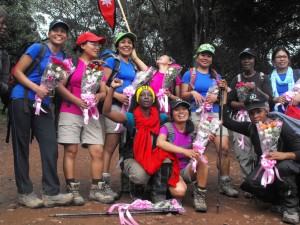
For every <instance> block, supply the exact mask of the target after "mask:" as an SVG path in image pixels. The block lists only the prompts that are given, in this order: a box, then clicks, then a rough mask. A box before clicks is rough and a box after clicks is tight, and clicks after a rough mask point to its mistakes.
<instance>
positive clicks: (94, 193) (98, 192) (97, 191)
mask: <svg viewBox="0 0 300 225" xmlns="http://www.w3.org/2000/svg"><path fill="white" fill-rule="evenodd" d="M89 199H90V200H91V201H98V202H101V203H104V204H110V203H113V202H114V198H113V197H112V196H110V195H108V194H107V193H106V191H105V182H98V185H94V184H92V186H91V190H90V194H89Z"/></svg>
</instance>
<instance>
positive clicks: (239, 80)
mask: <svg viewBox="0 0 300 225" xmlns="http://www.w3.org/2000/svg"><path fill="white" fill-rule="evenodd" d="M241 80H242V77H241V74H238V75H237V82H238V83H239V82H241Z"/></svg>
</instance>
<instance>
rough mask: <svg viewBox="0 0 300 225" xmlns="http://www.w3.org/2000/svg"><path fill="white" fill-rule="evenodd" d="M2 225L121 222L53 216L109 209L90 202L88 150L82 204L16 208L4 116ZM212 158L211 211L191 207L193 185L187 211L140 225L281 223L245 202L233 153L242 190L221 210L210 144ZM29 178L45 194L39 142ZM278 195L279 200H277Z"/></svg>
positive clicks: (80, 164)
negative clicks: (196, 209)
mask: <svg viewBox="0 0 300 225" xmlns="http://www.w3.org/2000/svg"><path fill="white" fill-rule="evenodd" d="M0 127H1V130H0V143H1V145H0V146H1V147H0V224H7V225H14V224H16V225H17V224H18V225H33V224H38V225H39V224H45V225H50V224H72V225H84V224H89V225H96V224H97V225H99V224H100V225H101V224H105V225H109V224H120V222H119V218H118V216H110V217H109V216H103V217H85V218H84V217H80V218H53V217H49V215H50V214H56V213H96V212H106V211H107V210H108V208H109V206H110V205H105V204H101V203H97V202H89V201H88V200H87V198H88V192H89V186H90V182H91V179H90V167H89V165H90V156H89V154H88V152H87V151H85V150H83V149H80V151H79V154H78V156H77V162H76V170H77V171H76V178H77V180H78V181H80V182H81V194H82V195H83V197H84V198H85V199H86V204H85V205H84V206H76V207H75V206H68V207H55V208H41V209H28V208H26V207H23V206H19V205H18V204H17V198H18V195H17V192H16V186H15V179H14V169H13V153H12V147H11V143H9V144H6V143H5V135H6V119H5V117H4V116H0ZM207 153H208V156H209V162H210V166H209V182H208V194H207V197H206V203H207V205H208V212H207V213H196V212H195V211H194V210H193V207H192V200H193V199H192V195H191V194H192V187H191V186H190V187H189V191H188V193H187V195H186V197H185V198H184V199H183V207H184V208H185V210H186V212H185V213H184V214H182V215H172V214H168V215H135V216H134V218H135V220H136V221H137V222H138V223H139V224H147V225H156V224H182V225H183V224H188V225H189V224H209V225H215V224H216V225H245V224H252V225H262V224H274V225H277V224H283V223H282V222H281V215H280V214H276V213H271V212H269V211H268V207H269V206H268V205H267V204H263V203H261V202H259V201H255V200H249V199H246V198H244V196H243V193H242V192H241V191H240V189H239V185H240V184H241V182H242V177H241V174H240V170H239V166H238V163H237V160H236V159H235V157H234V154H233V151H232V150H230V155H231V168H230V169H231V174H230V176H231V179H232V184H233V186H234V187H235V188H237V189H238V190H239V191H240V196H239V197H238V198H229V197H226V196H223V195H219V202H220V207H219V212H217V207H216V203H217V170H216V166H215V165H216V163H215V162H216V152H215V150H214V149H213V148H212V147H211V146H210V147H209V148H208V149H207ZM62 158H63V151H62V147H61V146H60V147H59V159H58V171H59V177H60V181H61V191H62V192H64V191H65V182H64V176H63V170H62ZM117 158H118V156H117V154H115V155H114V160H113V164H112V168H111V174H112V176H111V186H112V188H113V189H114V190H119V188H120V174H119V173H120V172H119V168H116V164H117ZM30 165H31V168H30V177H31V179H32V181H33V183H34V191H35V192H36V193H37V194H38V195H39V196H41V165H40V155H39V148H38V145H37V143H36V141H34V142H33V144H32V145H31V154H30ZM274 197H277V196H274ZM130 202H131V201H130V198H129V196H128V194H124V195H123V196H122V198H121V199H120V200H118V201H117V203H130Z"/></svg>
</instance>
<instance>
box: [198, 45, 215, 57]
mask: <svg viewBox="0 0 300 225" xmlns="http://www.w3.org/2000/svg"><path fill="white" fill-rule="evenodd" d="M201 52H210V53H211V54H212V55H214V54H215V48H214V46H212V45H211V44H202V45H200V46H199V48H198V50H197V55H198V54H199V53H201ZM197 55H195V56H194V57H197Z"/></svg>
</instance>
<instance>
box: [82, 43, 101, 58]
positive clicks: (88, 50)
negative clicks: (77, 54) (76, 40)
mask: <svg viewBox="0 0 300 225" xmlns="http://www.w3.org/2000/svg"><path fill="white" fill-rule="evenodd" d="M81 48H82V49H83V54H85V55H86V56H87V57H88V58H90V59H91V60H92V59H95V58H97V56H98V55H99V52H100V49H101V44H100V43H99V42H92V41H87V42H85V43H84V44H82V45H81Z"/></svg>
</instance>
